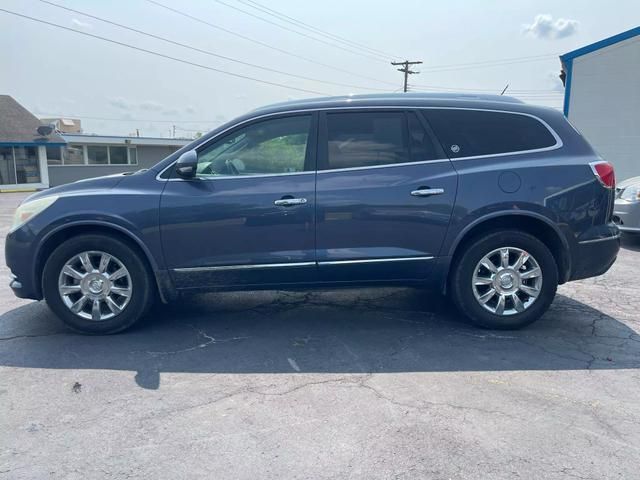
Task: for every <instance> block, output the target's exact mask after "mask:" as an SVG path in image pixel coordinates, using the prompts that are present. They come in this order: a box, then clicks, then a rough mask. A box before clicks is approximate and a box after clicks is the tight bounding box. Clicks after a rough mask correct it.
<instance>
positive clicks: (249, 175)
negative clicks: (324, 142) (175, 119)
mask: <svg viewBox="0 0 640 480" xmlns="http://www.w3.org/2000/svg"><path fill="white" fill-rule="evenodd" d="M315 118H316V116H315V115H312V114H308V115H289V116H277V117H270V118H269V119H263V120H257V121H254V122H252V123H249V124H245V125H243V126H240V127H238V128H236V129H234V130H232V131H231V132H229V133H226V134H224V136H223V137H222V138H217V139H215V140H214V141H212V142H209V143H208V144H206V145H204V146H203V147H202V148H198V173H197V175H196V178H195V179H193V180H182V179H180V178H178V177H176V176H175V175H174V174H172V178H170V179H169V180H168V181H167V183H166V187H165V189H164V192H163V194H162V199H161V204H160V224H161V227H160V228H161V236H162V245H163V249H164V255H165V259H166V263H167V266H168V268H169V269H170V272H171V275H172V276H173V279H174V281H175V283H176V286H177V288H210V287H217V286H220V287H222V286H224V287H234V286H247V285H264V284H286V283H290V282H305V281H314V280H315V275H316V266H315V236H314V235H315V150H316V142H315V138H316V135H315V133H312V132H315V130H316V127H315V125H316V123H317V122H316V119H315Z"/></svg>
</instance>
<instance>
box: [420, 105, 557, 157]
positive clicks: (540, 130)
mask: <svg viewBox="0 0 640 480" xmlns="http://www.w3.org/2000/svg"><path fill="white" fill-rule="evenodd" d="M423 112H424V114H425V115H426V117H427V119H428V120H429V123H430V124H431V126H432V128H433V130H434V131H435V134H436V135H437V136H438V138H439V139H440V141H441V142H442V146H443V148H444V150H445V152H446V153H447V154H448V155H449V156H451V157H453V158H455V157H471V156H475V155H492V154H496V153H507V152H519V151H524V150H535V149H538V148H545V147H550V146H552V145H555V143H556V140H555V138H554V137H553V135H552V134H551V132H550V131H549V129H547V127H545V126H544V125H543V124H542V123H540V122H539V121H538V120H536V119H535V118H533V117H529V116H527V115H518V114H512V113H500V112H487V111H479V110H455V109H450V110H423Z"/></svg>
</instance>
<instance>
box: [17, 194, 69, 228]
mask: <svg viewBox="0 0 640 480" xmlns="http://www.w3.org/2000/svg"><path fill="white" fill-rule="evenodd" d="M56 200H58V196H57V195H52V196H50V197H44V198H38V199H37V200H32V201H30V202H25V203H23V204H22V205H20V206H19V207H18V208H17V209H16V213H15V214H14V215H13V225H11V230H9V232H13V231H15V230H17V229H19V228H20V227H21V226H23V225H24V224H25V223H27V222H28V221H29V220H31V219H32V218H33V217H35V216H36V215H38V214H39V213H40V212H42V211H44V210H46V209H47V208H49V207H50V206H51V205H53V203H54V202H55V201H56Z"/></svg>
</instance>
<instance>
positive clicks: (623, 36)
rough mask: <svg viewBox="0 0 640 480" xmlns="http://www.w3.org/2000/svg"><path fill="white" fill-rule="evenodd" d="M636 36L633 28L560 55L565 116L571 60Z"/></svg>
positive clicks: (637, 29)
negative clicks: (564, 76) (563, 80)
mask: <svg viewBox="0 0 640 480" xmlns="http://www.w3.org/2000/svg"><path fill="white" fill-rule="evenodd" d="M638 35H640V27H635V28H632V29H631V30H627V31H626V32H622V33H618V34H617V35H613V36H612V37H609V38H605V39H604V40H600V41H598V42H594V43H591V44H589V45H586V46H584V47H581V48H578V49H576V50H572V51H571V52H568V53H565V54H564V55H560V63H561V64H562V69H563V70H564V72H563V73H564V74H565V75H566V81H565V88H564V107H563V111H564V114H565V116H567V117H568V116H569V99H570V98H571V80H572V76H573V75H572V72H573V60H574V59H575V58H578V57H581V56H583V55H586V54H588V53H593V52H596V51H598V50H601V49H603V48H606V47H610V46H611V45H615V44H616V43H620V42H624V41H625V40H629V39H630V38H633V37H637V36H638Z"/></svg>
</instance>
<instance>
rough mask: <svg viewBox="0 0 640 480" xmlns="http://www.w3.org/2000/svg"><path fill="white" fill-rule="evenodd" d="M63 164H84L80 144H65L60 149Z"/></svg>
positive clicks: (82, 150)
mask: <svg viewBox="0 0 640 480" xmlns="http://www.w3.org/2000/svg"><path fill="white" fill-rule="evenodd" d="M62 158H63V160H62V161H63V163H64V165H84V149H83V146H82V145H67V146H66V147H65V148H63V149H62Z"/></svg>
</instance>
